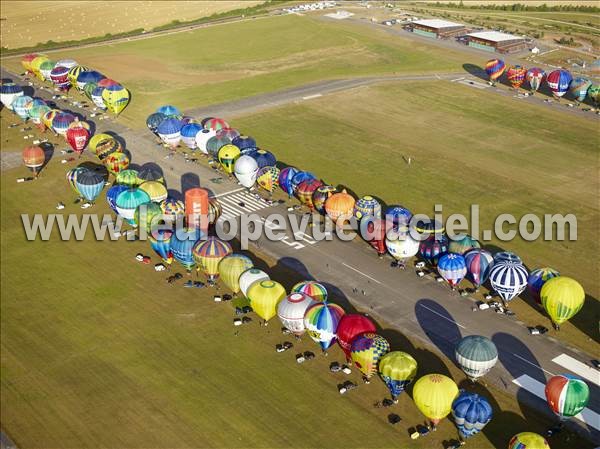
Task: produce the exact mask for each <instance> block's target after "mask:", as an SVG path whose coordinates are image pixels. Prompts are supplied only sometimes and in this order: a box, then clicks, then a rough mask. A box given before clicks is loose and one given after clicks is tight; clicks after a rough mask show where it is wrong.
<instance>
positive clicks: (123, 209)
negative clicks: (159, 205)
mask: <svg viewBox="0 0 600 449" xmlns="http://www.w3.org/2000/svg"><path fill="white" fill-rule="evenodd" d="M149 202H150V197H149V196H148V194H147V193H146V192H144V191H143V190H140V189H139V188H137V187H133V188H130V189H127V190H125V191H124V192H122V193H120V194H119V196H117V200H116V202H115V203H116V206H117V207H116V209H117V214H119V215H120V216H121V217H123V218H124V219H125V220H127V222H128V223H129V224H130V225H132V226H135V224H136V223H135V211H136V209H137V208H138V206H140V205H141V204H146V203H149Z"/></svg>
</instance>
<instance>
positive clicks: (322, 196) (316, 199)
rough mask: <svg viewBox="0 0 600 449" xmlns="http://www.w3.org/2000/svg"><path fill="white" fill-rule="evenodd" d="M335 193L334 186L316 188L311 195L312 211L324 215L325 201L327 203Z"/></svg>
mask: <svg viewBox="0 0 600 449" xmlns="http://www.w3.org/2000/svg"><path fill="white" fill-rule="evenodd" d="M280 177H281V176H280ZM337 191H338V190H337V189H336V188H335V187H334V186H329V185H321V186H319V187H317V190H315V191H314V192H313V195H312V204H313V207H314V209H315V210H316V211H317V212H319V213H321V214H324V213H325V201H327V200H328V199H329V197H330V196H331V195H333V194H334V193H337Z"/></svg>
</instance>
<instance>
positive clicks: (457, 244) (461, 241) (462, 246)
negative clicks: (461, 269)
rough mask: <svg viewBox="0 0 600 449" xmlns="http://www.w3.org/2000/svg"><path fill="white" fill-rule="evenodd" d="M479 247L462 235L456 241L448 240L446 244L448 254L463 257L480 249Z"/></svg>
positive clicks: (468, 237) (474, 241)
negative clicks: (473, 250) (475, 249)
mask: <svg viewBox="0 0 600 449" xmlns="http://www.w3.org/2000/svg"><path fill="white" fill-rule="evenodd" d="M480 247H481V245H480V244H479V242H478V241H477V240H475V239H474V238H473V237H471V236H470V235H467V234H465V235H463V236H462V237H461V238H458V239H450V243H449V244H448V252H450V253H456V254H462V255H464V254H465V253H466V252H467V251H471V250H472V249H474V248H480Z"/></svg>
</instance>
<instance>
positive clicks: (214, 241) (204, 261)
mask: <svg viewBox="0 0 600 449" xmlns="http://www.w3.org/2000/svg"><path fill="white" fill-rule="evenodd" d="M232 252H233V250H232V249H231V245H230V244H229V243H227V242H224V241H222V240H220V239H218V238H217V237H208V238H207V239H206V240H199V241H198V242H196V244H195V245H194V248H193V249H192V254H193V256H194V259H195V260H196V264H197V265H198V267H199V268H201V269H202V270H203V271H204V274H206V277H207V278H208V281H209V282H215V281H216V280H217V279H218V278H219V262H221V260H223V258H224V257H226V256H228V255H230V254H231V253H232Z"/></svg>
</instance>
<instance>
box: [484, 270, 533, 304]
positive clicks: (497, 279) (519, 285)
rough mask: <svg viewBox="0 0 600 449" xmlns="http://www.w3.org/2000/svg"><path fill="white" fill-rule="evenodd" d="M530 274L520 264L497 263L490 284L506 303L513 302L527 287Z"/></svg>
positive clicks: (491, 273) (491, 274) (491, 272)
mask: <svg viewBox="0 0 600 449" xmlns="http://www.w3.org/2000/svg"><path fill="white" fill-rule="evenodd" d="M528 277H529V273H528V272H527V268H525V267H524V266H523V264H520V263H514V262H499V263H495V265H494V266H493V267H492V271H490V278H489V279H490V284H492V288H493V289H494V291H495V292H496V293H498V294H499V295H500V297H501V298H502V299H503V300H504V301H505V302H509V301H512V300H513V298H514V297H515V296H518V295H519V294H520V293H521V292H522V291H523V290H525V287H527V278H528Z"/></svg>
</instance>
